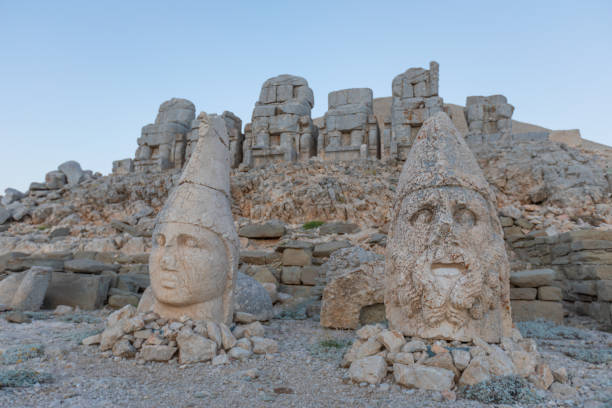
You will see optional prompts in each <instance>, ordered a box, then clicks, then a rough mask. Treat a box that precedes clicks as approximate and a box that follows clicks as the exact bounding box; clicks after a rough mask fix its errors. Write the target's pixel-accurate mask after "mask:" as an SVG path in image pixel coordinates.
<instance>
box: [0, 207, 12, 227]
mask: <svg viewBox="0 0 612 408" xmlns="http://www.w3.org/2000/svg"><path fill="white" fill-rule="evenodd" d="M10 219H11V212H10V211H9V210H7V209H6V208H4V207H0V224H4V223H5V222H7V221H8V220H10Z"/></svg>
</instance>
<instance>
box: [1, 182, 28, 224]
mask: <svg viewBox="0 0 612 408" xmlns="http://www.w3.org/2000/svg"><path fill="white" fill-rule="evenodd" d="M23 197H25V194H23V193H22V192H21V191H19V190H17V189H14V188H10V187H9V188H6V189H4V196H2V200H1V201H0V203H2V205H9V204H11V203H14V202H15V201H19V200H21V199H22V198H23ZM0 224H2V223H1V222H0Z"/></svg>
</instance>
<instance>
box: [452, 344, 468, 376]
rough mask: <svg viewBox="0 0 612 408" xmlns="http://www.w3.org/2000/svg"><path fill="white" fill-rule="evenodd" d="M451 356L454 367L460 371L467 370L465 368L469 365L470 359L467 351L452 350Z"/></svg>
mask: <svg viewBox="0 0 612 408" xmlns="http://www.w3.org/2000/svg"><path fill="white" fill-rule="evenodd" d="M451 354H452V356H453V363H454V364H455V367H457V369H459V370H461V371H463V370H465V369H466V368H467V366H468V365H469V364H470V360H471V359H472V356H471V355H470V352H469V351H467V350H460V349H454V350H452V351H451Z"/></svg>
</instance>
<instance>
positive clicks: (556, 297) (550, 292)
mask: <svg viewBox="0 0 612 408" xmlns="http://www.w3.org/2000/svg"><path fill="white" fill-rule="evenodd" d="M538 299H540V300H551V301H558V302H560V301H561V300H562V299H563V293H562V290H561V288H558V287H556V286H541V287H539V288H538Z"/></svg>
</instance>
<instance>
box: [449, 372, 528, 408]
mask: <svg viewBox="0 0 612 408" xmlns="http://www.w3.org/2000/svg"><path fill="white" fill-rule="evenodd" d="M460 392H461V394H462V395H463V396H464V397H465V398H467V399H471V400H476V401H480V402H482V403H484V404H532V403H538V402H540V398H539V397H538V396H537V395H536V394H535V393H534V392H533V390H532V388H531V386H530V385H529V383H528V382H527V380H525V379H524V378H521V377H518V376H516V375H509V376H504V377H494V378H492V379H490V380H488V381H483V382H481V383H478V384H474V385H469V386H466V387H465V388H463V389H462V390H460Z"/></svg>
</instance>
